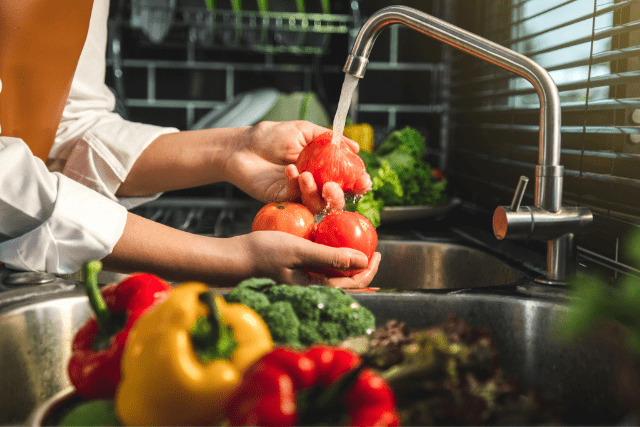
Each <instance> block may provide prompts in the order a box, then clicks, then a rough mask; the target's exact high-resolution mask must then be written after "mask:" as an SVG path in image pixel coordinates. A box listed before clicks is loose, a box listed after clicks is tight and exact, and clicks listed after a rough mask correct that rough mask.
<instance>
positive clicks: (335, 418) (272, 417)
mask: <svg viewBox="0 0 640 427" xmlns="http://www.w3.org/2000/svg"><path fill="white" fill-rule="evenodd" d="M226 413H227V417H228V419H229V422H230V424H231V425H233V426H249V425H251V426H296V425H350V426H397V425H399V424H400V416H399V415H398V413H397V411H396V403H395V397H394V395H393V392H392V391H391V388H390V387H389V386H388V385H387V383H386V382H385V381H384V380H383V379H382V377H380V376H379V375H378V374H377V373H375V371H373V370H372V369H370V368H366V367H364V365H363V364H362V360H361V358H360V356H358V355H357V354H355V353H352V352H350V351H348V350H346V349H341V348H337V347H329V346H314V347H311V348H310V349H308V350H307V351H296V350H293V349H290V348H286V347H279V348H276V349H274V350H272V351H271V352H269V353H267V354H266V355H264V356H263V357H262V358H261V359H260V360H258V361H257V362H256V363H255V364H253V365H252V367H250V368H249V369H248V370H247V371H246V372H245V374H244V377H243V380H242V383H241V384H240V386H238V388H237V389H236V390H235V391H234V393H233V395H232V396H231V399H230V400H229V403H228V405H227V409H226Z"/></svg>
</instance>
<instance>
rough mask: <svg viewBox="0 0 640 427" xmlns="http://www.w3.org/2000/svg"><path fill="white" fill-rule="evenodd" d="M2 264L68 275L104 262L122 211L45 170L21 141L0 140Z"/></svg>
mask: <svg viewBox="0 0 640 427" xmlns="http://www.w3.org/2000/svg"><path fill="white" fill-rule="evenodd" d="M0 183H2V187H1V189H0V261H2V262H4V263H5V264H6V265H7V266H8V267H10V268H14V269H18V270H27V271H47V272H51V273H57V274H70V273H74V272H76V271H78V270H80V269H81V268H82V265H83V264H84V263H86V262H88V261H90V260H93V259H102V258H104V257H105V256H106V255H108V254H109V253H111V251H112V250H113V247H114V246H115V244H116V243H117V241H118V239H119V238H120V236H121V235H122V232H123V230H124V226H125V223H126V218H127V210H126V208H125V207H124V206H122V205H120V204H118V203H115V202H113V201H112V200H109V199H108V198H106V197H104V196H101V195H100V194H98V193H96V192H95V191H93V190H90V189H88V188H86V187H85V186H83V185H81V184H78V183H77V182H75V181H74V180H72V179H70V178H68V177H66V176H64V175H61V174H59V173H51V172H49V171H48V170H47V168H46V166H45V164H44V163H43V162H42V160H40V159H38V158H37V157H35V156H34V155H33V154H32V153H31V150H29V147H28V146H27V144H25V143H24V141H22V140H21V139H18V138H10V137H0Z"/></svg>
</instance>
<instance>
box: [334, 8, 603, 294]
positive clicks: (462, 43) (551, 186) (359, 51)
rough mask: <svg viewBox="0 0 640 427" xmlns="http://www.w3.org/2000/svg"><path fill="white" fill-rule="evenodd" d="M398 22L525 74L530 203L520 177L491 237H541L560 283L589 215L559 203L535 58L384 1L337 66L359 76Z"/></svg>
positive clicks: (552, 88)
mask: <svg viewBox="0 0 640 427" xmlns="http://www.w3.org/2000/svg"><path fill="white" fill-rule="evenodd" d="M392 24H403V25H406V26H407V27H409V28H412V29H414V30H416V31H419V32H421V33H424V34H426V35H428V36H431V37H433V38H435V39H437V40H440V41H442V42H444V43H447V44H449V45H452V46H454V47H456V48H458V49H460V50H463V51H465V52H468V53H470V54H472V55H475V56H477V57H479V58H482V59H484V60H486V61H489V62H491V63H493V64H496V65H498V66H500V67H502V68H505V69H507V70H509V71H511V72H513V73H516V74H518V75H520V76H522V77H524V78H525V79H527V80H528V81H529V82H530V83H531V84H532V85H533V86H534V87H535V89H536V92H537V93H538V97H539V98H540V137H539V153H538V165H537V166H536V172H535V173H536V181H535V194H534V198H535V206H533V207H528V206H520V203H521V201H522V197H523V196H524V190H525V187H526V182H527V181H528V178H526V177H522V178H521V179H520V183H519V184H518V189H517V190H516V194H515V196H514V198H513V201H512V203H511V206H499V207H498V208H497V209H496V210H495V213H494V216H493V230H494V234H495V236H496V238H498V239H499V240H502V239H536V240H547V272H546V276H545V277H543V278H540V279H537V280H538V281H539V282H542V283H548V284H561V283H564V282H565V280H566V278H567V276H568V275H570V274H571V273H572V271H573V269H574V268H575V255H576V251H575V242H574V236H575V235H577V234H584V233H587V232H588V230H589V228H590V224H591V222H592V221H593V216H592V214H591V212H590V210H589V209H588V208H584V207H566V206H562V177H563V167H562V166H561V165H560V114H561V110H560V96H559V94H558V88H557V86H556V84H555V83H554V81H553V79H552V78H551V76H550V75H549V73H548V72H547V71H546V70H545V69H544V68H543V67H541V66H540V65H538V64H537V63H536V62H534V61H532V60H531V59H529V58H527V57H526V56H524V55H521V54H519V53H517V52H514V51H512V50H510V49H507V48H505V47H503V46H501V45H499V44H496V43H494V42H491V41H489V40H486V39H484V38H482V37H479V36H477V35H475V34H473V33H470V32H468V31H465V30H463V29H461V28H458V27H456V26H454V25H451V24H449V23H447V22H445V21H442V20H440V19H437V18H435V17H433V16H430V15H427V14H426V13H424V12H421V11H419V10H416V9H413V8H410V7H407V6H389V7H386V8H384V9H381V10H379V11H378V12H376V13H374V14H373V15H372V16H371V17H370V18H369V19H368V20H367V21H366V22H365V23H364V25H363V26H362V28H361V29H360V31H359V33H358V36H357V38H356V40H355V42H354V45H353V49H352V50H351V54H350V55H349V57H348V58H347V62H346V64H345V66H344V68H343V71H344V72H345V73H347V74H350V75H353V76H355V77H359V78H362V77H364V73H365V69H366V67H367V63H368V62H369V59H368V58H369V54H370V53H371V48H372V47H373V43H374V42H375V40H376V38H377V37H378V35H379V34H380V32H381V31H382V30H383V29H384V28H385V27H387V26H389V25H392Z"/></svg>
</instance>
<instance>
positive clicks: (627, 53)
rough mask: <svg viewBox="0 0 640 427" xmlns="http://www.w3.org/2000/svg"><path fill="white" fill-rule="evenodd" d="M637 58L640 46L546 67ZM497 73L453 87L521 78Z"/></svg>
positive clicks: (576, 65) (582, 64) (566, 66)
mask: <svg viewBox="0 0 640 427" xmlns="http://www.w3.org/2000/svg"><path fill="white" fill-rule="evenodd" d="M635 56H640V46H630V47H626V48H623V49H614V50H607V51H604V52H600V53H597V54H594V55H593V57H592V58H591V59H589V58H583V59H578V60H573V61H569V62H564V63H562V64H558V65H554V66H551V67H546V70H547V71H550V72H551V71H559V70H566V69H569V68H575V67H580V66H585V65H589V63H591V64H592V65H596V64H602V63H605V62H611V61H616V60H619V59H627V58H633V57H635ZM495 71H496V73H491V74H486V75H482V76H479V77H475V78H472V79H464V80H459V81H457V82H455V83H452V85H451V87H452V88H458V87H460V86H467V85H471V84H479V83H492V82H499V81H503V80H512V79H517V78H520V77H518V76H515V75H514V74H513V73H509V72H508V71H504V70H502V69H500V68H497V67H496V68H495ZM498 71H500V74H497V72H498Z"/></svg>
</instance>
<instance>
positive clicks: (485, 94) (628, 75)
mask: <svg viewBox="0 0 640 427" xmlns="http://www.w3.org/2000/svg"><path fill="white" fill-rule="evenodd" d="M638 78H640V71H627V72H624V73H616V74H606V75H604V76H597V77H591V78H590V79H584V80H578V81H575V82H571V83H564V84H559V85H557V86H558V91H560V92H566V91H569V90H577V89H586V88H587V87H589V88H594V87H601V86H613V85H617V84H622V83H636V82H637V81H638ZM534 93H536V90H535V89H534V88H533V86H532V87H531V88H523V89H503V90H485V91H479V92H471V93H465V94H463V95H457V96H452V98H451V99H453V100H459V99H469V98H478V97H482V98H504V97H508V96H516V95H530V94H534Z"/></svg>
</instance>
